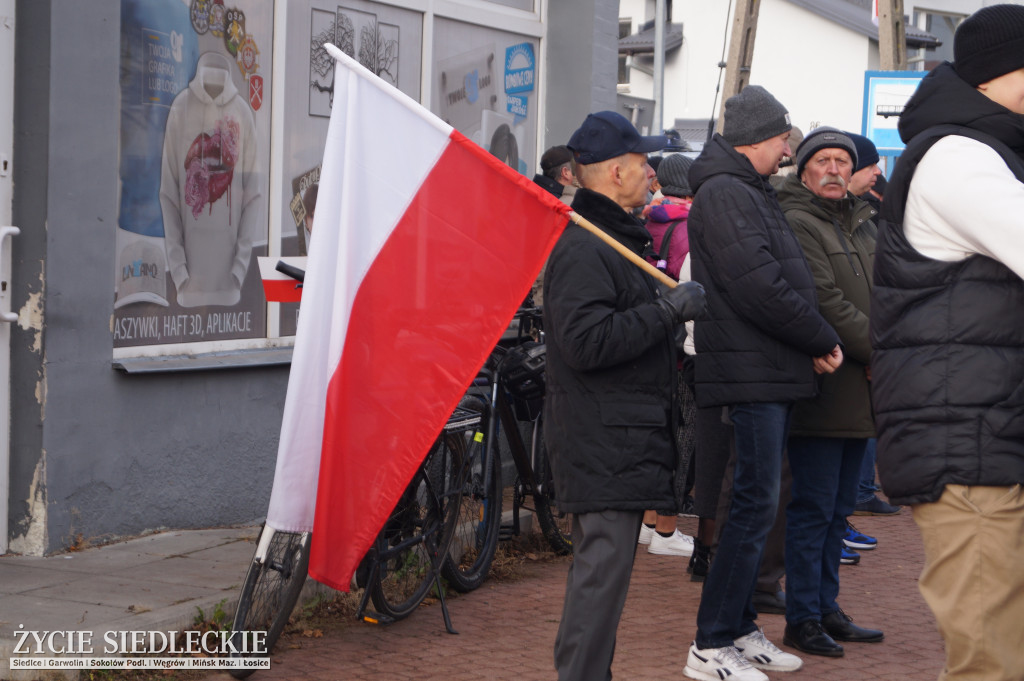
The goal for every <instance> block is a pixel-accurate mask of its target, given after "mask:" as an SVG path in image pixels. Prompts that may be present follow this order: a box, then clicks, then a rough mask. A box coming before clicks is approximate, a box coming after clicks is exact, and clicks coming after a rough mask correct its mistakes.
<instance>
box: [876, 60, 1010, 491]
mask: <svg viewBox="0 0 1024 681" xmlns="http://www.w3.org/2000/svg"><path fill="white" fill-rule="evenodd" d="M899 130H900V136H901V137H902V138H903V139H904V141H906V142H908V145H907V148H906V150H905V151H904V153H903V155H902V156H901V157H900V162H899V164H898V165H897V166H896V170H895V172H894V173H893V177H892V179H891V180H890V181H889V183H888V185H887V187H886V192H885V200H884V201H883V202H882V219H881V221H880V223H879V237H878V249H877V252H876V255H875V286H874V290H873V292H872V299H871V341H872V345H873V346H874V351H873V353H872V357H871V368H872V392H873V397H874V406H875V414H876V420H877V425H878V434H879V435H878V437H879V440H878V469H879V476H880V478H881V481H882V487H883V489H884V490H885V492H886V494H887V495H888V496H889V497H890V500H891V501H893V502H894V503H897V504H918V503H928V502H933V501H936V500H937V499H938V498H939V497H940V496H941V495H942V492H943V489H944V488H945V486H946V485H947V484H960V485H985V486H1010V485H1015V484H1018V483H1024V314H1022V311H1024V281H1022V280H1021V278H1020V277H1018V276H1017V275H1016V274H1014V273H1013V272H1012V271H1011V270H1010V269H1009V268H1007V267H1006V266H1005V265H1003V264H1002V263H999V262H997V261H995V260H993V259H991V258H987V257H985V256H982V255H973V256H971V257H968V258H966V259H965V260H960V261H955V262H942V261H938V260H932V259H930V258H928V257H925V256H923V255H921V254H920V253H919V252H918V251H917V250H915V249H914V248H913V246H911V245H910V243H909V242H908V241H907V239H906V236H905V235H904V232H903V217H904V210H905V208H906V201H907V194H908V192H909V190H910V184H911V182H912V180H913V175H914V170H915V169H916V168H917V165H918V163H919V162H920V160H921V159H922V158H923V157H924V155H925V153H926V152H927V151H928V149H930V148H931V146H932V145H933V144H934V143H935V142H937V141H938V140H939V139H941V138H942V137H943V136H945V135H950V134H955V135H962V136H965V137H972V138H974V139H977V140H979V141H982V142H985V143H986V144H988V145H989V146H990V147H992V149H994V150H995V151H997V152H998V153H999V154H1000V155H1001V156H1002V158H1003V161H1004V162H1006V164H1007V166H1008V167H1009V168H1010V170H1011V171H1012V172H1013V173H1014V174H1015V175H1016V177H1017V179H1018V180H1020V181H1021V182H1024V116H1020V115H1018V114H1014V113H1012V112H1010V111H1009V110H1007V109H1005V108H1004V107H1002V106H1000V105H998V104H996V103H995V102H992V101H991V100H989V99H988V98H987V97H985V96H984V95H982V94H981V93H979V92H977V91H976V90H975V89H974V88H972V87H971V86H969V85H968V84H967V83H966V82H964V81H963V80H961V79H960V78H959V76H957V75H956V72H955V71H954V70H953V68H952V66H951V65H950V64H948V63H946V64H943V65H941V66H939V67H937V68H935V69H934V70H933V71H932V72H931V73H930V74H929V75H928V76H927V77H925V79H924V80H923V81H922V82H921V85H920V86H919V87H918V89H917V91H916V92H915V93H914V95H913V96H912V97H911V98H910V100H909V101H908V103H907V106H906V109H905V110H904V112H903V114H902V115H901V116H900V123H899ZM963 200H964V201H971V200H973V199H972V197H970V196H964V197H963Z"/></svg>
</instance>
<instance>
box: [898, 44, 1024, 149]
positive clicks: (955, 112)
mask: <svg viewBox="0 0 1024 681" xmlns="http://www.w3.org/2000/svg"><path fill="white" fill-rule="evenodd" d="M943 124H952V125H962V126H964V127H967V128H972V129H974V130H979V131H981V132H985V133H988V134H990V135H992V136H993V137H995V138H996V139H999V140H1001V141H1002V142H1004V143H1005V144H1006V145H1007V146H1009V147H1010V148H1011V149H1013V150H1014V151H1015V152H1017V153H1018V154H1021V153H1024V116H1022V115H1020V114H1016V113H1013V112H1012V111H1010V110H1009V109H1007V108H1006V107H1004V106H1002V105H1001V104H997V103H996V102H993V101H992V100H991V99H989V98H988V97H986V96H985V95H983V94H981V93H980V92H978V90H976V89H975V88H973V87H971V86H970V85H968V84H967V82H966V81H964V80H963V79H962V78H960V76H958V75H957V73H956V71H955V70H954V68H953V65H952V64H950V63H949V62H944V63H942V64H940V65H939V66H937V67H935V68H934V69H932V71H931V73H929V74H928V75H927V76H925V77H924V79H923V80H922V81H921V84H920V85H919V86H918V88H917V90H916V91H915V92H914V94H913V96H911V98H910V99H909V100H908V101H907V105H906V108H904V110H903V113H902V114H901V115H900V121H899V125H898V129H899V132H900V138H901V139H902V140H903V141H904V142H905V143H909V142H910V140H911V139H912V138H913V137H914V136H916V135H918V134H920V133H922V132H924V131H925V130H927V129H928V128H931V127H934V126H936V125H943Z"/></svg>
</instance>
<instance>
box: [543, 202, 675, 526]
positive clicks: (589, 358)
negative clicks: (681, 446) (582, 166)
mask: <svg viewBox="0 0 1024 681" xmlns="http://www.w3.org/2000/svg"><path fill="white" fill-rule="evenodd" d="M572 207H573V210H575V211H576V212H577V213H579V214H580V215H582V216H583V217H585V218H587V219H588V220H590V221H591V222H593V223H594V224H596V225H597V226H598V227H601V228H602V229H604V230H605V231H607V232H608V233H610V234H611V235H612V236H613V237H615V238H616V239H617V240H619V241H620V242H622V243H623V244H625V245H626V246H627V247H629V248H630V249H631V250H633V251H634V252H635V253H637V254H640V253H642V252H643V251H644V249H646V248H648V247H649V245H650V241H651V237H650V234H648V232H647V230H646V229H644V226H643V223H642V222H640V221H639V220H637V219H636V218H634V217H633V216H631V215H630V214H628V213H627V212H626V211H624V210H623V209H622V208H621V207H620V206H619V205H618V204H616V203H614V202H613V201H612V200H611V199H608V198H607V197H605V196H603V195H601V194H598V193H596V192H593V191H590V190H587V189H580V190H578V191H577V192H576V198H575V199H574V200H573V203H572ZM657 295H658V293H657V289H656V288H655V283H654V279H652V278H651V276H650V275H648V274H646V273H644V272H643V271H642V270H640V269H639V268H638V267H636V266H635V265H633V264H631V263H630V262H628V261H627V260H626V259H625V258H623V257H622V256H621V255H620V254H618V253H616V252H615V251H614V250H613V249H612V248H611V247H610V246H608V245H607V244H605V243H604V242H603V241H601V240H600V239H598V238H597V237H596V236H594V235H593V234H591V233H590V232H588V231H586V230H584V229H583V228H582V227H578V226H576V225H574V224H571V223H570V224H569V226H568V227H566V229H565V232H564V233H563V234H562V236H561V237H560V238H559V240H558V243H557V244H556V245H555V248H554V250H553V251H552V252H551V257H550V258H549V259H548V266H547V272H546V274H545V278H544V331H545V341H546V344H547V394H546V397H545V403H544V419H545V421H544V440H545V443H546V445H547V448H548V452H549V453H550V457H551V467H552V471H553V473H554V480H555V491H556V494H557V498H558V506H559V508H560V509H561V510H563V511H566V512H571V513H587V512H594V511H601V510H606V509H615V510H646V509H650V508H655V509H657V508H667V507H671V506H672V505H673V504H674V495H673V488H672V479H673V472H674V470H675V462H676V449H675V438H674V432H675V419H674V415H675V413H676V410H675V409H674V408H673V402H674V400H675V385H676V382H675V381H676V368H675V367H676V355H675V342H674V329H670V328H667V327H666V325H665V323H664V322H663V321H662V318H661V316H659V314H658V309H657V306H656V305H655V303H654V301H655V300H656V299H657Z"/></svg>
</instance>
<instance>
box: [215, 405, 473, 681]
mask: <svg viewBox="0 0 1024 681" xmlns="http://www.w3.org/2000/svg"><path fill="white" fill-rule="evenodd" d="M478 421H479V416H477V415H474V414H471V413H469V412H465V411H461V412H459V411H457V412H456V413H455V414H453V417H452V418H450V419H449V420H448V423H447V424H446V425H445V429H444V431H443V432H442V433H441V435H440V436H439V437H438V439H437V440H436V441H435V442H434V445H433V446H432V447H431V449H430V452H429V453H428V454H427V456H426V458H425V459H424V460H423V463H422V464H421V465H420V466H419V468H417V470H416V473H415V474H414V475H413V478H412V480H411V481H410V482H409V484H408V486H406V488H405V491H404V492H403V494H402V497H401V498H400V499H399V501H398V503H397V504H396V505H395V508H394V510H393V511H392V512H391V515H390V516H389V517H388V520H387V521H386V522H385V524H384V527H383V528H382V529H381V531H380V532H379V533H378V535H377V538H376V539H375V540H374V543H373V545H372V546H371V547H370V550H369V551H368V552H367V554H366V557H365V558H364V559H363V562H362V564H361V565H360V567H359V569H358V570H357V572H356V576H355V581H356V586H359V587H362V588H363V595H362V597H361V598H360V601H359V606H358V609H357V611H356V617H357V619H362V620H364V621H367V622H372V623H382V624H388V623H391V622H394V621H396V620H399V619H402V618H405V617H408V616H409V615H410V614H412V612H413V611H414V610H415V609H416V607H417V606H418V605H419V604H420V603H422V602H423V599H424V598H426V596H427V594H428V593H429V591H430V588H431V586H433V585H435V584H436V585H437V588H438V595H439V598H440V599H441V606H442V614H443V616H444V621H445V627H446V629H447V630H448V631H449V632H451V633H455V631H454V629H452V625H451V618H450V616H449V615H448V609H447V606H446V604H445V602H444V594H443V591H442V590H441V585H440V572H441V565H442V563H443V560H444V556H446V555H447V553H448V547H449V545H450V543H451V540H452V537H453V535H454V531H455V519H456V517H457V516H458V512H459V506H460V504H461V501H462V494H461V490H462V487H463V477H464V475H465V464H464V458H463V457H464V454H463V452H464V449H463V448H462V447H461V445H460V444H459V443H460V442H461V437H462V436H461V433H462V432H463V431H464V430H465V429H467V428H475V427H476V425H477V423H478ZM311 537H312V534H311V533H310V532H282V531H278V530H275V529H274V528H272V527H269V526H267V525H264V526H263V529H262V530H261V532H260V539H259V543H258V545H257V547H256V552H255V554H254V555H253V559H252V562H251V563H250V564H249V570H248V572H247V573H246V577H245V581H244V582H243V583H242V590H241V594H240V595H239V599H238V605H237V607H236V609H235V616H234V618H233V620H232V629H231V631H232V634H231V642H232V644H233V647H234V649H235V650H236V651H239V652H233V653H231V657H239V658H244V657H256V656H261V655H267V654H269V653H270V652H271V651H272V650H273V648H274V645H275V644H276V643H277V641H278V639H279V638H280V636H281V634H282V633H283V631H284V628H285V626H286V625H287V624H288V620H289V618H290V617H291V613H292V611H293V610H294V609H295V605H296V603H297V602H298V599H299V594H300V593H301V591H302V587H303V585H304V584H305V581H306V576H307V574H308V567H309V546H310V539H311ZM371 599H372V601H373V605H374V607H375V608H376V609H377V611H379V612H370V611H368V610H367V605H368V601H369V600H371ZM257 632H266V635H265V637H264V638H263V639H262V642H260V641H258V640H257V637H256V633H257ZM259 643H262V645H261V646H260V645H258V644H259ZM260 648H262V650H259V649H260ZM257 650H259V652H256V651H257ZM253 671H255V670H250V669H232V670H230V673H231V676H233V677H234V678H236V679H244V678H246V677H248V676H249V675H250V674H252V673H253Z"/></svg>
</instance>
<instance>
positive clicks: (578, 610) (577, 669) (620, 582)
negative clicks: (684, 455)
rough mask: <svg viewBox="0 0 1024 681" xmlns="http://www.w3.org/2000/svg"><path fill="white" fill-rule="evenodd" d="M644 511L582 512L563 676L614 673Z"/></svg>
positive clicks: (576, 530)
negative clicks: (617, 638) (616, 638)
mask: <svg viewBox="0 0 1024 681" xmlns="http://www.w3.org/2000/svg"><path fill="white" fill-rule="evenodd" d="M643 515H644V514H643V511H601V512H597V513H576V514H573V519H572V555H573V558H572V565H570V566H569V575H568V576H567V577H566V580H565V604H564V606H563V607H562V622H561V624H559V625H558V636H556V637H555V669H557V670H558V681H602V680H604V681H607V680H608V679H611V678H612V672H611V668H612V658H613V657H614V655H615V633H616V631H617V630H618V628H619V618H620V617H621V616H622V608H623V606H624V605H625V603H626V592H627V591H628V590H629V578H630V576H631V575H632V574H633V559H634V557H635V556H636V546H637V544H636V540H637V536H638V535H639V534H640V522H641V521H642V520H643Z"/></svg>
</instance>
